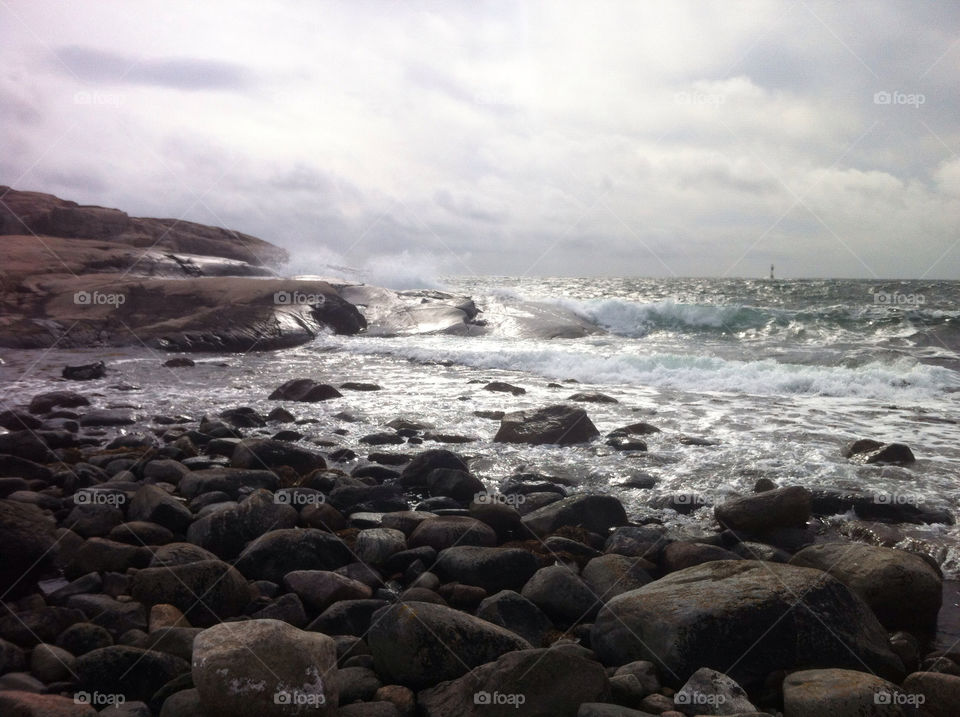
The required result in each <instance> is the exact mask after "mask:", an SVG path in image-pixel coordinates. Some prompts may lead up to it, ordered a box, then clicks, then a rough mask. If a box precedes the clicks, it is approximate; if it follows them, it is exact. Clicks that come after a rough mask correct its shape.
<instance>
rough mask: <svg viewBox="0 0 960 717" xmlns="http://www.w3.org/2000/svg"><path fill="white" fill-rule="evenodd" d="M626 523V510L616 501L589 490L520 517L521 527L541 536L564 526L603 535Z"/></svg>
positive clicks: (611, 497)
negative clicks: (521, 519)
mask: <svg viewBox="0 0 960 717" xmlns="http://www.w3.org/2000/svg"><path fill="white" fill-rule="evenodd" d="M626 522H627V512H626V510H624V508H623V504H622V503H621V502H620V501H619V500H617V499H616V498H614V497H613V496H612V495H595V494H589V493H586V494H580V495H572V496H570V497H569V498H562V499H561V500H558V501H555V502H553V503H550V504H549V505H545V506H543V507H542V508H537V509H536V510H535V511H533V512H531V513H527V514H526V515H525V516H523V525H524V527H526V528H527V530H529V531H530V532H531V533H533V534H534V535H538V536H541V537H543V536H546V535H549V534H550V533H552V532H554V531H555V530H557V529H559V528H562V527H564V526H582V527H583V528H586V529H587V530H589V531H591V532H593V533H600V534H601V535H605V534H606V533H607V531H609V530H610V528H613V527H615V526H618V525H625V524H626Z"/></svg>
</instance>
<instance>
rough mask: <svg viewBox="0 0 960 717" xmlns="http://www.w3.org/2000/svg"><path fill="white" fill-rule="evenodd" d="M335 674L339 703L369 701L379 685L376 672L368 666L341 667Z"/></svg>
mask: <svg viewBox="0 0 960 717" xmlns="http://www.w3.org/2000/svg"><path fill="white" fill-rule="evenodd" d="M335 674H336V681H337V691H338V692H339V693H340V704H341V705H349V704H351V703H353V702H369V701H370V700H372V699H373V695H374V694H375V693H376V691H377V690H378V689H380V687H381V683H380V680H379V679H378V678H377V673H376V672H374V671H373V670H371V669H370V668H369V667H341V668H340V669H338V670H337V671H336V673H335Z"/></svg>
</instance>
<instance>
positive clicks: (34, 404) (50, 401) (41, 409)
mask: <svg viewBox="0 0 960 717" xmlns="http://www.w3.org/2000/svg"><path fill="white" fill-rule="evenodd" d="M89 405H90V401H88V400H87V399H86V397H84V396H81V395H80V394H79V393H76V392H74V391H48V392H47V393H40V394H37V395H36V396H34V397H33V399H31V401H30V406H29V408H28V409H27V410H28V411H30V413H50V411H52V410H53V409H54V408H76V407H77V406H89ZM31 427H32V426H28V428H31Z"/></svg>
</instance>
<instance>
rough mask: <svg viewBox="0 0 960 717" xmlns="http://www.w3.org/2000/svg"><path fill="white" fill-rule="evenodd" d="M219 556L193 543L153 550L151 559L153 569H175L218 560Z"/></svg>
mask: <svg viewBox="0 0 960 717" xmlns="http://www.w3.org/2000/svg"><path fill="white" fill-rule="evenodd" d="M216 559H217V556H216V555H214V554H213V553H211V552H210V551H209V550H205V549H203V548H201V547H200V546H199V545H194V544H192V543H168V544H166V545H162V546H160V547H158V548H156V549H154V550H153V557H152V558H150V565H149V567H151V568H163V567H173V566H174V565H187V564H188V563H198V562H200V561H201V560H216Z"/></svg>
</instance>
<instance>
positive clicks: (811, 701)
mask: <svg viewBox="0 0 960 717" xmlns="http://www.w3.org/2000/svg"><path fill="white" fill-rule="evenodd" d="M895 696H896V697H900V696H903V697H907V695H906V693H905V691H904V690H901V689H900V688H899V687H898V686H897V685H895V684H893V683H892V682H888V681H887V680H884V679H881V678H880V677H877V676H876V675H871V674H869V673H867V672H860V671H856V670H838V669H825V670H800V671H798V672H794V673H792V674H790V675H788V676H787V678H786V679H785V680H784V681H783V703H784V710H785V712H786V714H788V715H791V717H793V716H795V717H821V715H823V716H824V717H827V716H829V715H890V716H897V717H900V716H901V715H907V714H913V713H914V710H913V709H909V711H906V710H907V709H908V708H907V707H905V705H907V704H908V703H896V702H894V697H895Z"/></svg>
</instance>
